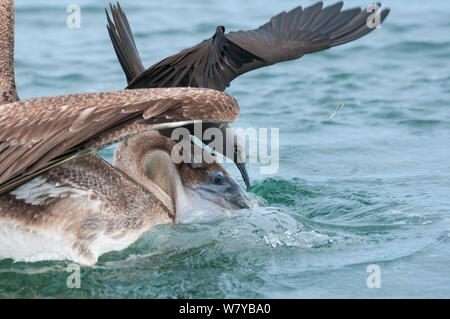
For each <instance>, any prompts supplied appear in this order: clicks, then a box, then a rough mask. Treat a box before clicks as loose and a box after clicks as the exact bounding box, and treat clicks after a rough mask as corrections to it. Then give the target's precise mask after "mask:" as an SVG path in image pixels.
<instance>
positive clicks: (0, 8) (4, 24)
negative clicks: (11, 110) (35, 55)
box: [0, 0, 19, 105]
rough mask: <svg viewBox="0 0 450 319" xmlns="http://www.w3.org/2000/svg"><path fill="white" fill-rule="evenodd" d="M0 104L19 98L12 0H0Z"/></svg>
mask: <svg viewBox="0 0 450 319" xmlns="http://www.w3.org/2000/svg"><path fill="white" fill-rule="evenodd" d="M0 52H1V54H0V105H1V104H5V103H12V102H15V101H18V100H19V96H18V95H17V91H16V82H15V79H14V0H0Z"/></svg>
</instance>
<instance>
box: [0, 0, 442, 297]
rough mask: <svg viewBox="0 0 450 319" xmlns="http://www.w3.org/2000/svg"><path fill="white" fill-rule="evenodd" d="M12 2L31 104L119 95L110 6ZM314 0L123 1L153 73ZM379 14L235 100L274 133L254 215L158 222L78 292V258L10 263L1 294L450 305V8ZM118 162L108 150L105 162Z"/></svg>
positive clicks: (248, 120)
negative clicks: (371, 282) (360, 32)
mask: <svg viewBox="0 0 450 319" xmlns="http://www.w3.org/2000/svg"><path fill="white" fill-rule="evenodd" d="M16 2H17V4H16V55H15V56H16V80H17V86H18V91H19V95H20V97H21V98H22V99H25V98H31V97H36V96H45V95H54V94H65V93H74V92H91V91H101V90H113V89H122V88H123V87H124V86H125V85H126V83H125V78H124V76H123V74H122V71H121V68H120V66H119V64H118V62H117V60H116V57H115V54H114V51H113V49H112V46H111V44H110V43H109V38H108V35H107V32H106V28H105V25H106V19H105V14H104V7H105V6H106V5H107V2H106V1H87V0H77V1H73V0H70V1H67V0H63V1H56V0H53V1H50V0H34V1H25V0H18V1H16ZM313 2H314V1H310V0H302V1H299V0H295V1H294V0H289V1H287V0H286V1H278V0H277V1H271V0H248V1H237V0H231V1H230V0H229V1H219V0H204V1H181V0H176V1H165V2H161V1H153V0H151V1H125V0H123V1H121V4H122V7H123V8H124V10H125V11H126V13H127V15H128V18H129V20H130V23H131V27H132V29H133V31H134V34H135V37H136V42H137V46H138V48H139V50H140V53H141V57H142V59H143V61H144V64H145V66H150V65H151V64H153V63H155V62H157V61H159V60H160V59H162V58H165V57H166V56H168V55H170V54H173V53H176V52H178V51H179V50H181V49H183V48H186V47H188V46H191V45H193V44H196V43H198V42H199V41H201V40H203V39H205V38H208V37H210V36H211V35H212V34H213V33H214V30H215V27H216V26H217V25H219V24H222V25H224V26H225V27H226V28H227V30H239V29H251V28H255V27H257V26H259V25H261V24H263V23H265V22H266V21H267V20H268V18H270V17H271V16H273V15H275V14H276V13H278V12H280V11H282V10H288V9H291V8H293V7H295V6H297V5H299V4H302V5H308V4H312V3H313ZM325 2H326V3H327V4H331V3H334V2H335V1H325ZM71 3H78V4H79V5H80V7H81V28H79V29H69V28H67V27H66V18H67V16H68V13H66V8H67V6H68V5H69V4H71ZM370 3H371V2H370V1H367V0H351V1H349V0H347V1H345V6H344V7H345V8H349V7H353V6H367V5H369V4H370ZM384 6H388V7H390V8H391V9H392V11H391V14H390V15H389V17H388V18H387V20H386V21H385V23H384V24H383V25H382V28H380V29H378V30H375V32H373V33H371V34H370V35H368V36H366V37H364V38H362V39H359V40H357V41H355V42H353V43H349V44H346V45H344V46H340V47H337V48H333V49H331V50H327V51H324V52H320V53H316V54H313V55H308V56H305V57H303V58H302V59H300V60H297V61H292V62H288V63H281V64H277V65H274V66H272V67H268V68H264V69H259V70H256V71H253V72H251V73H248V74H246V75H244V76H241V77H240V78H238V79H237V80H235V81H233V83H232V85H231V87H230V88H229V89H228V90H227V92H228V93H229V94H231V95H233V96H234V97H236V99H237V100H238V101H239V104H240V106H241V116H240V119H239V121H238V122H237V123H236V124H235V125H234V127H242V128H249V127H255V128H260V127H261V128H279V132H280V164H279V169H278V171H277V172H276V173H275V174H271V175H265V174H262V173H261V171H260V165H258V164H252V165H250V176H251V179H252V181H253V187H252V189H251V190H250V193H251V196H253V197H254V198H258V199H259V201H260V202H261V205H260V206H261V207H259V208H257V209H250V210H243V211H242V212H239V213H237V214H235V216H233V217H230V218H221V219H217V220H213V221H208V222H198V223H195V222H193V223H188V224H173V225H162V226H158V227H156V228H155V229H153V230H151V231H149V232H148V233H146V234H145V235H144V236H143V237H142V238H141V239H140V240H139V241H137V242H136V243H134V244H133V245H132V246H131V247H129V248H128V249H126V250H123V251H119V252H112V253H108V254H105V255H103V256H102V257H101V258H100V260H99V262H98V264H97V265H96V266H94V267H81V287H80V288H79V289H77V288H74V289H69V288H68V287H67V285H66V280H67V277H68V276H69V275H70V273H68V272H66V270H67V267H68V266H69V265H70V264H71V263H70V262H37V263H24V262H18V263H14V262H13V261H12V260H9V259H7V260H2V261H0V297H7V298H16V297H24V298H36V297H60V298H108V297H125V298H133V297H137V298H142V297H143V298H179V297H183V298H199V297H206V298H212V297H214V298H215V297H225V298H229V297H230V298H231V297H232V298H246V297H250V298H252V297H262V298H313V297H319V298H322V297H331V298H335V297H349V298H384V297H393V298H397V297H425V298H431V297H446V298H448V297H450V276H449V269H450V268H449V266H450V254H449V253H450V249H449V248H450V109H449V108H450V105H449V104H450V63H449V61H450V35H449V34H450V19H449V18H450V15H449V12H450V2H449V1H447V0H428V1H423V0H395V1H394V0H385V1H384ZM341 103H343V104H344V107H343V108H342V109H341V110H340V111H339V112H338V113H337V114H336V116H335V117H334V118H332V119H329V115H330V114H331V113H332V112H333V110H334V109H335V108H336V106H337V105H339V104H341ZM112 152H113V149H112V148H109V149H106V150H104V151H103V152H102V155H103V156H104V157H105V158H106V159H108V160H111V158H112ZM226 167H227V168H228V169H229V171H230V173H232V174H233V175H234V176H236V178H237V179H238V180H239V181H240V182H241V183H242V180H241V179H240V176H239V174H238V172H237V170H236V169H235V167H234V166H232V165H228V166H226ZM369 265H376V266H378V267H379V268H377V269H378V270H379V274H380V277H379V278H380V288H369V287H368V285H367V280H368V277H369V276H370V275H374V273H371V272H368V271H367V270H368V266H369ZM369 270H370V267H369Z"/></svg>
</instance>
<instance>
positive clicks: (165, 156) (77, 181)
mask: <svg viewBox="0 0 450 319" xmlns="http://www.w3.org/2000/svg"><path fill="white" fill-rule="evenodd" d="M13 29H14V1H13V0H0V32H1V34H2V35H4V36H2V37H1V38H0V49H1V51H0V69H1V70H2V71H3V72H2V74H1V76H0V89H1V91H0V95H1V96H2V98H3V100H2V102H3V103H6V104H3V105H0V259H2V258H13V259H14V260H22V261H37V260H63V259H69V260H73V261H76V262H79V263H82V264H89V265H91V264H94V263H95V262H96V261H97V259H98V257H99V256H100V255H101V254H103V253H105V252H108V251H111V250H120V249H123V248H125V247H127V246H128V245H129V244H131V243H132V242H134V241H135V240H136V239H137V238H138V237H139V236H140V235H141V234H142V233H143V232H145V231H147V230H149V229H151V228H152V227H153V226H155V225H158V224H162V223H170V222H173V221H174V220H175V219H176V218H177V216H178V215H179V214H181V213H183V212H185V211H187V210H189V209H192V208H195V205H196V202H195V200H197V201H201V199H204V200H206V201H208V203H211V204H213V203H214V205H216V207H217V206H220V207H223V208H226V209H233V208H238V207H239V208H241V207H246V200H245V195H244V194H243V192H242V190H241V189H240V188H239V186H238V185H237V184H236V182H235V181H234V180H233V179H232V178H231V177H230V176H229V175H228V174H227V172H226V171H225V170H224V169H223V168H222V167H221V166H220V165H219V164H218V163H216V162H215V161H213V160H212V161H211V160H208V161H205V159H206V158H207V156H208V154H207V153H205V154H204V156H203V157H202V158H203V163H202V164H201V165H200V167H199V168H196V169H193V168H192V166H191V165H190V163H189V164H186V163H183V162H182V163H179V164H175V163H174V162H173V161H172V158H171V152H172V148H173V146H174V144H175V142H173V141H171V140H169V139H168V138H166V137H163V136H161V135H160V134H157V133H155V132H151V130H158V129H168V128H173V127H177V126H180V125H192V124H193V123H194V122H195V121H199V120H203V121H205V122H206V123H209V124H210V125H212V124H215V125H222V124H226V123H228V122H230V121H234V120H236V119H237V117H238V114H239V107H238V105H237V103H236V101H235V100H234V99H233V98H232V97H230V96H228V95H226V94H224V93H221V92H219V91H215V90H208V89H195V88H172V89H139V90H129V91H116V92H99V93H81V94H71V95H62V96H53V97H43V98H34V99H29V100H23V101H18V96H17V93H16V89H15V83H14V68H13V65H12V63H13V58H11V57H13V56H14V37H13V36H12V35H11V32H13ZM8 102H12V103H8ZM128 138H129V139H130V140H129V141H127V142H125V143H121V145H120V148H119V149H118V150H117V151H116V154H115V158H116V161H117V162H118V167H113V166H111V165H109V164H108V163H107V162H105V161H104V160H102V159H101V158H100V157H97V156H95V155H93V154H95V153H96V152H97V151H98V150H100V149H102V148H103V147H105V146H107V145H110V144H112V143H116V142H118V141H124V140H126V139H128ZM208 163H210V164H208Z"/></svg>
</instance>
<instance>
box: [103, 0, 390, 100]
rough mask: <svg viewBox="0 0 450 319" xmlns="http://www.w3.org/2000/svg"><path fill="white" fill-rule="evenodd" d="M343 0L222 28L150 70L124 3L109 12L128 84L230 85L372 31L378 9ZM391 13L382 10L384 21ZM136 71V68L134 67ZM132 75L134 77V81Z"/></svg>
mask: <svg viewBox="0 0 450 319" xmlns="http://www.w3.org/2000/svg"><path fill="white" fill-rule="evenodd" d="M342 6H343V3H342V2H338V3H336V4H334V5H331V6H329V7H325V8H323V3H322V1H320V2H317V3H316V4H314V5H312V6H310V7H307V8H305V9H302V7H297V8H295V9H293V10H291V11H289V12H281V13H279V14H278V15H276V16H274V17H272V18H271V19H270V21H269V22H267V23H266V24H264V25H262V26H260V27H259V28H258V29H255V30H248V31H238V32H230V33H227V34H224V28H223V27H221V26H219V27H217V29H216V33H215V34H214V35H213V37H211V38H210V39H208V40H205V41H203V42H201V43H199V44H197V45H196V46H194V47H191V48H189V49H185V50H183V51H181V52H179V53H178V54H175V55H173V56H171V57H168V58H166V59H164V60H162V61H160V62H158V63H157V64H155V65H153V66H152V67H150V68H148V69H147V70H145V71H144V72H142V73H140V69H142V67H133V66H135V65H142V63H141V62H140V58H139V54H138V53H137V49H136V45H135V44H134V40H133V36H132V33H131V29H130V26H129V24H128V21H127V19H126V16H125V14H124V13H123V11H122V10H121V8H120V6H117V7H115V6H114V7H111V12H112V15H113V19H114V23H113V22H112V21H111V19H109V17H108V23H109V27H108V29H109V32H110V37H111V41H112V43H113V46H114V49H115V51H116V54H117V57H118V59H119V61H120V63H121V65H122V68H123V70H124V72H125V73H126V76H127V79H128V87H127V88H150V87H182V86H191V87H207V88H213V89H216V90H222V91H223V90H225V88H226V87H227V86H229V85H230V82H231V81H232V80H233V79H234V78H236V77H237V76H239V75H241V74H243V73H245V72H248V71H251V70H253V69H257V68H260V67H264V66H268V65H271V64H274V63H277V62H282V61H288V60H294V59H298V58H300V57H302V56H303V55H304V54H307V53H312V52H317V51H321V50H325V49H327V48H330V47H333V46H337V45H340V44H344V43H347V42H350V41H353V40H355V39H358V38H360V37H362V36H364V35H366V34H368V33H369V32H371V31H372V30H374V28H373V27H372V26H373V24H372V23H371V21H369V20H370V19H372V17H373V15H374V12H372V11H371V10H367V9H364V10H361V9H360V8H354V9H348V10H343V11H342V10H341V9H342ZM388 13H389V9H385V10H383V11H381V12H380V10H378V11H377V14H379V16H378V17H379V18H380V22H382V21H383V20H384V19H385V18H386V16H387V15H388ZM130 70H132V71H130ZM130 79H132V80H130Z"/></svg>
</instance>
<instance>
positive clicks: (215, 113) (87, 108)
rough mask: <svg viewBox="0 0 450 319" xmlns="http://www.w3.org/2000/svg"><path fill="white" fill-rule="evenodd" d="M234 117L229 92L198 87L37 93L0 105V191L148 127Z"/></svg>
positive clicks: (224, 120) (236, 113) (235, 112)
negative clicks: (44, 95) (54, 93)
mask: <svg viewBox="0 0 450 319" xmlns="http://www.w3.org/2000/svg"><path fill="white" fill-rule="evenodd" d="M238 116H239V106H238V104H237V102H236V100H234V99H233V98H232V97H230V96H228V95H226V94H224V93H221V92H219V91H215V90H209V89H198V88H172V89H142V90H128V91H115V92H99V93H81V94H71V95H63V96H55V97H43V98H35V99H29V100H24V101H20V102H15V103H10V104H4V105H1V106H0V194H2V193H4V192H7V191H9V190H11V189H13V188H15V187H17V186H19V185H21V184H23V183H24V182H26V181H27V180H29V179H31V178H33V177H35V176H37V175H38V174H40V173H42V172H43V171H46V170H48V169H50V168H52V167H55V166H59V165H61V164H62V163H65V162H67V161H71V160H74V159H77V158H80V157H83V156H86V155H89V154H92V153H95V152H96V151H98V150H100V149H101V148H103V147H106V146H107V145H110V144H112V143H116V142H119V141H121V140H123V139H125V138H127V137H130V136H133V135H135V134H138V133H140V132H143V131H147V130H151V129H162V128H167V127H168V125H171V127H176V126H179V125H185V124H186V123H192V122H193V121H195V120H203V121H205V122H208V123H228V122H232V121H235V120H236V119H237V118H238Z"/></svg>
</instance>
